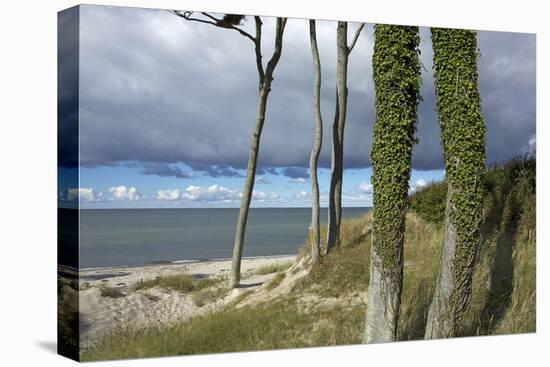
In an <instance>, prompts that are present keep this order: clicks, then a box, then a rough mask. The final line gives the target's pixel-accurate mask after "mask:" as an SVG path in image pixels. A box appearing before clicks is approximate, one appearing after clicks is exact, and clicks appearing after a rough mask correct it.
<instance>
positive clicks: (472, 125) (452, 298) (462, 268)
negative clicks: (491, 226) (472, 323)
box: [425, 28, 485, 339]
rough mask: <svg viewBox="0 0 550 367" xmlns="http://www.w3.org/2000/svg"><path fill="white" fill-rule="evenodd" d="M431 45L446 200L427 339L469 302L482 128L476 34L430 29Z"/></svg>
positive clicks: (444, 330)
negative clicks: (438, 267) (442, 235)
mask: <svg viewBox="0 0 550 367" xmlns="http://www.w3.org/2000/svg"><path fill="white" fill-rule="evenodd" d="M432 44H433V50H434V69H435V92H436V97H437V111H438V114H439V124H440V127H441V143H442V145H443V153H444V157H445V175H446V178H447V201H446V209H445V237H444V242H443V251H442V255H441V262H440V270H439V276H438V278H437V284H436V288H435V292H434V296H433V300H432V303H431V305H430V308H429V311H428V320H427V325H426V334H425V337H426V338H427V339H429V338H446V337H452V336H454V335H455V334H456V331H457V327H458V325H459V322H460V320H461V318H462V315H463V313H464V311H465V310H466V308H467V307H468V304H469V303H470V298H471V294H472V274H473V271H474V263H475V259H476V256H477V251H478V247H479V241H480V223H481V217H482V204H483V177H484V173H485V124H484V121H483V115H482V114H481V104H480V97H479V91H478V74H477V59H478V50H477V36H476V32H474V31H470V30H461V29H442V28H432Z"/></svg>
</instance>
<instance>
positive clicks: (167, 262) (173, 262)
mask: <svg viewBox="0 0 550 367" xmlns="http://www.w3.org/2000/svg"><path fill="white" fill-rule="evenodd" d="M295 256H297V254H282V255H258V256H246V257H243V258H242V259H243V260H255V259H264V258H269V259H271V258H286V257H295ZM218 261H232V258H231V257H219V258H212V259H181V260H158V261H152V262H149V263H143V264H134V265H113V266H98V267H86V268H79V269H77V268H74V267H72V266H68V265H61V264H60V265H59V268H61V269H67V270H70V271H72V272H78V271H80V272H89V271H100V270H116V269H134V268H145V267H150V266H169V265H185V264H196V263H208V262H218Z"/></svg>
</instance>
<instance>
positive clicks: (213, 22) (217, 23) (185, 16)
mask: <svg viewBox="0 0 550 367" xmlns="http://www.w3.org/2000/svg"><path fill="white" fill-rule="evenodd" d="M172 13H173V14H175V15H177V16H178V17H180V18H183V19H185V20H189V21H192V22H200V23H206V24H211V25H213V26H216V27H219V28H227V29H233V30H235V31H237V32H239V33H240V34H241V35H243V36H245V37H246V38H248V39H250V40H251V41H252V42H254V44H256V38H254V37H253V36H252V35H251V34H250V33H248V32H246V31H244V30H242V29H241V28H239V27H237V26H235V25H233V24H227V23H224V22H222V19H218V18H216V17H215V16H213V15H211V14H208V13H206V12H201V14H202V15H203V16H205V17H206V18H208V19H210V20H205V19H200V18H193V17H192V15H193V12H192V11H181V10H173V11H172Z"/></svg>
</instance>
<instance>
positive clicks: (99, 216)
mask: <svg viewBox="0 0 550 367" xmlns="http://www.w3.org/2000/svg"><path fill="white" fill-rule="evenodd" d="M369 210H370V208H355V207H354V208H343V211H342V215H343V217H358V216H361V215H363V214H365V213H367V212H368V211H369ZM238 212H239V209H237V208H200V209H198V208H193V209H82V210H81V211H80V249H79V251H80V268H81V269H83V268H84V269H89V268H109V267H123V266H141V265H149V264H155V263H178V262H192V261H203V260H217V259H227V258H231V255H232V252H233V239H234V236H235V225H236V222H237V216H238ZM321 214H322V215H321V223H326V217H327V210H326V209H322V211H321ZM310 222H311V209H310V208H252V209H250V212H249V215H248V224H247V230H246V237H245V244H244V251H243V256H244V257H258V256H279V255H294V254H296V253H297V251H298V248H299V247H300V246H301V244H302V243H303V242H304V241H305V239H306V237H307V229H308V227H309V224H310Z"/></svg>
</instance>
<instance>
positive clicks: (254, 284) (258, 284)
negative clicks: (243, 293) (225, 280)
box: [238, 282, 264, 289]
mask: <svg viewBox="0 0 550 367" xmlns="http://www.w3.org/2000/svg"><path fill="white" fill-rule="evenodd" d="M262 284H264V282H256V283H248V284H239V287H238V288H243V289H245V288H253V287H259V286H261V285H262Z"/></svg>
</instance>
